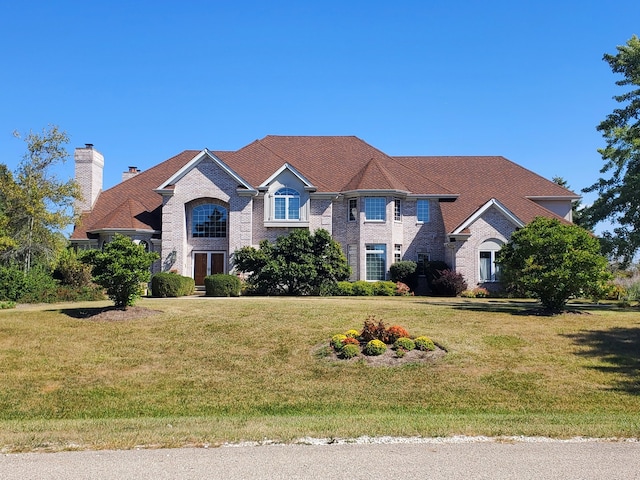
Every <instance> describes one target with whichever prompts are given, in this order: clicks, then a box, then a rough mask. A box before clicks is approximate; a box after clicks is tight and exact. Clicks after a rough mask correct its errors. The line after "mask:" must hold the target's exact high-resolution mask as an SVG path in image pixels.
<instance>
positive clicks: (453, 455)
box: [0, 442, 640, 480]
mask: <svg viewBox="0 0 640 480" xmlns="http://www.w3.org/2000/svg"><path fill="white" fill-rule="evenodd" d="M0 478H1V479H3V480H14V479H16V480H17V479H20V480H23V479H50V480H62V479H64V480H76V479H82V480H88V479H100V480H111V479H114V480H115V479H117V480H123V479H125V480H126V479H135V480H147V479H149V480H151V479H153V480H163V479H180V480H189V479H209V478H210V479H218V478H219V479H229V480H235V479H242V480H253V479H349V480H358V479H378V478H380V479H385V480H391V479H403V480H413V479H421V480H422V479H427V478H428V479H432V480H440V479H447V480H449V479H474V480H482V479H491V480H502V479H505V480H506V479H510V480H515V479H518V480H523V479H535V480H556V479H557V480H571V479H576V480H577V479H580V480H590V479H594V480H595V479H598V480H600V479H624V480H629V479H640V442H614V443H608V442H535V443H530V442H511V443H498V442H466V443H437V442H434V443H421V444H397V443H396V444H365V445H362V444H343V445H270V446H242V447H221V448H210V449H205V448H199V449H196V448H184V449H175V450H128V451H91V452H62V453H28V454H5V455H1V456H0Z"/></svg>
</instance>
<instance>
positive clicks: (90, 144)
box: [84, 143, 93, 148]
mask: <svg viewBox="0 0 640 480" xmlns="http://www.w3.org/2000/svg"><path fill="white" fill-rule="evenodd" d="M84 146H85V148H93V143H85V144H84Z"/></svg>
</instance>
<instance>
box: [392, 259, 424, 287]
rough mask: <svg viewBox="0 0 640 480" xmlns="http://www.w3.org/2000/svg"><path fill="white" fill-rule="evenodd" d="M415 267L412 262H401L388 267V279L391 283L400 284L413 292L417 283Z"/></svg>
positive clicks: (414, 263)
mask: <svg viewBox="0 0 640 480" xmlns="http://www.w3.org/2000/svg"><path fill="white" fill-rule="evenodd" d="M417 267H418V264H417V263H416V262H414V261H411V260H401V261H399V262H396V263H394V264H392V265H391V266H390V267H389V277H390V278H391V281H393V282H396V283H398V282H402V283H404V284H405V285H407V286H408V287H409V288H410V289H411V290H413V289H414V288H415V287H416V283H417V282H418V273H417Z"/></svg>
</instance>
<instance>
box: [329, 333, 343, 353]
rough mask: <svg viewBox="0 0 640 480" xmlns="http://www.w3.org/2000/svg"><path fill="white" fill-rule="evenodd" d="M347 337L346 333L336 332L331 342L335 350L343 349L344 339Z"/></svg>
mask: <svg viewBox="0 0 640 480" xmlns="http://www.w3.org/2000/svg"><path fill="white" fill-rule="evenodd" d="M346 338H347V336H346V335H343V334H342V333H336V334H335V335H334V336H333V337H331V342H330V344H331V346H332V347H333V349H334V350H336V351H337V352H339V351H340V350H342V347H344V341H345V340H346Z"/></svg>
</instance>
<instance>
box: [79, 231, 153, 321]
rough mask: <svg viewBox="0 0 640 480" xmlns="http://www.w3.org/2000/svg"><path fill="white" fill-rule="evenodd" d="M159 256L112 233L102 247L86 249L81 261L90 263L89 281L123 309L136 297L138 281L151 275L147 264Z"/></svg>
mask: <svg viewBox="0 0 640 480" xmlns="http://www.w3.org/2000/svg"><path fill="white" fill-rule="evenodd" d="M158 258H160V256H159V255H158V254H157V253H156V252H147V251H146V249H145V247H144V245H139V244H136V243H134V242H133V241H132V240H131V239H130V238H129V237H127V236H125V235H120V234H116V235H115V236H114V238H113V240H112V241H110V242H109V243H107V244H105V246H104V248H103V249H102V250H89V251H87V253H85V254H84V256H83V257H82V259H83V261H85V262H87V263H89V264H91V265H92V266H93V271H92V274H93V280H94V281H95V282H96V283H97V284H98V285H100V286H102V287H103V288H104V289H105V290H106V292H107V295H108V297H109V298H110V299H111V300H113V302H114V304H115V306H116V307H117V308H122V309H125V310H126V308H127V307H130V306H132V305H134V304H135V301H136V300H137V299H138V298H140V295H141V293H142V292H141V284H143V283H145V282H148V281H149V279H150V278H151V271H150V268H151V265H152V264H153V262H154V261H156V260H157V259H158Z"/></svg>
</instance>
